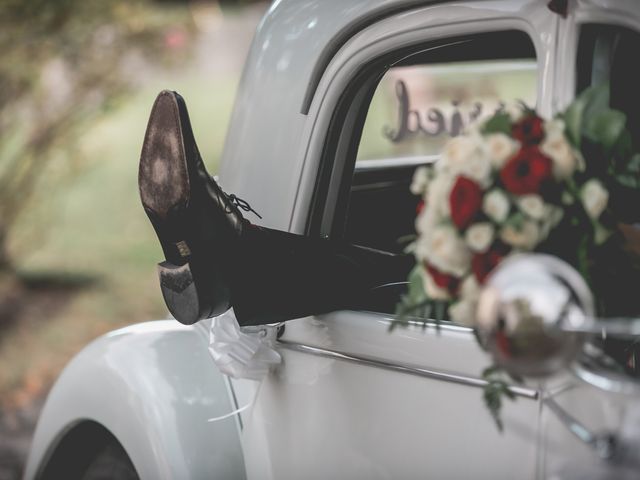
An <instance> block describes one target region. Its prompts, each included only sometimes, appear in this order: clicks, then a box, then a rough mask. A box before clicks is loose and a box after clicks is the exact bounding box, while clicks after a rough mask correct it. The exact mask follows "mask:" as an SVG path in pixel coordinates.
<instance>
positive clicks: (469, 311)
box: [449, 300, 477, 327]
mask: <svg viewBox="0 0 640 480" xmlns="http://www.w3.org/2000/svg"><path fill="white" fill-rule="evenodd" d="M476 307H477V305H476V302H475V301H470V300H459V301H457V302H456V303H454V304H453V305H451V306H450V307H449V317H450V318H451V320H452V321H453V322H455V323H457V324H458V325H464V326H465V327H474V326H475V324H476Z"/></svg>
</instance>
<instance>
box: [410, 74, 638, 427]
mask: <svg viewBox="0 0 640 480" xmlns="http://www.w3.org/2000/svg"><path fill="white" fill-rule="evenodd" d="M625 124H626V117H625V115H624V113H622V112H619V111H616V110H613V109H611V108H609V98H608V86H600V87H594V88H591V89H589V90H587V91H585V92H584V93H583V94H582V95H581V96H580V97H578V98H577V99H576V100H575V101H574V102H573V103H572V104H571V105H570V106H569V108H568V109H567V110H566V111H565V112H563V113H561V114H560V115H558V116H557V117H555V118H553V119H551V120H544V119H543V118H541V117H540V116H539V115H538V114H537V113H536V112H535V111H534V110H531V109H529V108H527V107H526V106H525V105H519V106H518V108H515V109H512V110H510V111H507V110H502V111H499V112H497V113H495V114H494V115H493V116H492V117H490V118H489V119H487V120H486V121H484V122H482V123H479V124H477V125H475V126H472V127H470V128H469V129H468V130H467V131H466V132H465V133H464V134H463V135H461V136H458V137H455V138H453V139H451V140H450V141H449V142H448V143H447V145H446V146H445V148H444V151H443V153H442V156H441V158H440V159H439V160H438V161H437V162H436V163H434V164H431V165H429V166H425V167H420V168H419V169H418V170H417V171H416V173H415V176H414V179H413V183H412V185H411V190H412V192H413V193H414V194H416V195H419V196H420V197H421V201H420V203H419V206H418V215H417V218H416V222H415V226H416V231H417V237H416V239H415V241H414V242H413V243H412V244H411V245H410V246H409V250H410V251H411V252H413V254H414V255H415V258H416V266H415V268H414V269H413V271H412V272H411V274H410V277H409V291H408V294H407V295H406V296H405V297H404V298H403V299H402V301H401V303H400V304H399V305H398V313H399V318H400V321H402V320H403V319H406V318H408V317H409V316H412V317H417V318H423V319H426V318H433V317H434V316H435V318H436V320H438V321H439V320H443V319H445V318H449V319H451V320H453V321H455V322H456V323H459V324H463V325H467V326H470V327H474V328H476V327H477V326H478V325H477V324H476V321H477V315H476V312H477V304H478V299H479V295H480V292H481V289H482V286H483V285H484V284H485V282H486V281H487V278H488V276H489V275H490V274H491V273H492V271H493V270H494V269H495V268H496V267H497V266H498V265H499V264H501V262H503V261H504V260H505V259H507V258H510V257H512V256H514V255H516V254H519V253H523V252H544V253H547V254H552V255H556V256H558V257H560V258H562V259H563V260H565V261H567V262H568V263H569V264H571V265H572V266H573V267H575V269H576V270H577V271H578V272H579V273H580V274H581V275H582V277H583V279H584V280H585V281H586V283H587V284H588V285H589V286H590V288H591V289H592V290H593V291H600V289H599V285H602V284H605V283H607V275H610V274H611V272H605V271H603V268H602V266H603V262H598V259H599V258H602V257H603V256H608V257H607V258H613V257H614V256H612V254H611V252H613V251H614V250H618V251H619V250H620V249H621V248H620V246H621V245H622V243H624V242H623V239H621V235H620V232H619V229H618V225H619V223H621V222H624V221H627V220H628V218H627V217H628V216H629V215H628V214H629V212H628V205H626V203H627V202H626V200H627V199H628V198H629V192H636V191H638V187H640V184H639V182H640V178H639V175H638V174H639V173H640V154H637V153H636V154H634V153H633V146H632V138H631V135H630V134H629V132H628V131H627V129H626V126H625ZM623 270H624V269H622V270H620V271H617V272H613V274H615V275H624V274H625V273H624V272H623ZM630 271H633V269H631V270H630ZM636 271H637V269H636ZM617 280H618V282H617V283H620V279H619V278H618V279H617ZM603 288H604V287H603ZM609 289H611V288H610V287H609ZM597 301H598V305H597V310H598V313H599V314H601V315H606V314H611V313H617V314H619V313H620V311H624V312H623V313H629V312H628V310H630V309H632V308H633V307H634V306H635V305H631V303H633V301H634V299H629V301H628V302H627V303H628V304H629V305H621V303H620V301H619V299H618V298H616V299H615V302H614V301H613V300H612V299H611V298H608V296H607V295H599V296H598V298H597ZM623 303H624V302H623ZM615 309H617V310H618V311H616V312H613V310H615ZM625 310H626V311H625ZM503 348H504V349H505V350H508V348H510V346H509V345H507V344H504V345H503ZM496 373H497V371H496V369H495V368H491V369H488V370H487V371H486V372H485V375H486V376H487V378H488V380H490V381H489V383H488V387H487V391H485V398H486V400H487V403H488V404H489V406H490V407H491V409H492V412H493V413H494V416H496V419H498V417H497V411H498V410H499V408H500V394H503V393H504V394H508V393H509V390H508V388H506V384H505V383H504V382H496V381H492V380H493V379H494V377H493V376H494V375H495V374H496ZM492 389H493V390H492Z"/></svg>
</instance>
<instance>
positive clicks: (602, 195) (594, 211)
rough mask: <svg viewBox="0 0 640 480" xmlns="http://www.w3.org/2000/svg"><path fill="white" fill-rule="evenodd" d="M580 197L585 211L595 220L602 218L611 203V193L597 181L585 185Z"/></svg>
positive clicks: (590, 181)
mask: <svg viewBox="0 0 640 480" xmlns="http://www.w3.org/2000/svg"><path fill="white" fill-rule="evenodd" d="M580 197H581V198H582V205H584V209H585V211H586V212H587V214H588V215H589V216H590V217H591V218H593V219H594V220H595V219H597V218H598V217H600V215H601V214H602V212H604V209H605V208H607V203H608V202H609V192H608V191H607V190H606V189H605V188H604V187H603V186H602V183H600V182H599V181H598V180H595V179H591V180H589V181H588V182H587V183H585V184H584V186H583V187H582V192H580Z"/></svg>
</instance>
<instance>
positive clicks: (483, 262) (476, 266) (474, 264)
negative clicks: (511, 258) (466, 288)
mask: <svg viewBox="0 0 640 480" xmlns="http://www.w3.org/2000/svg"><path fill="white" fill-rule="evenodd" d="M507 253H508V251H507V249H506V248H500V247H493V248H491V249H490V250H488V251H487V252H485V253H476V254H475V255H474V256H473V258H472V259H471V270H473V274H474V275H475V276H476V280H478V283H480V284H482V283H484V281H485V280H486V278H487V276H488V275H489V274H490V273H491V271H492V270H493V269H494V268H496V267H497V266H498V264H499V263H500V262H501V261H502V259H503V258H504V257H505V255H506V254H507Z"/></svg>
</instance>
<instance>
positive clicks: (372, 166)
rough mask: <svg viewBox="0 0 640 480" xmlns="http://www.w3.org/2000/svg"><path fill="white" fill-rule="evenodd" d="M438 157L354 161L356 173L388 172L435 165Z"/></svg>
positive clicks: (424, 156) (423, 156)
mask: <svg viewBox="0 0 640 480" xmlns="http://www.w3.org/2000/svg"><path fill="white" fill-rule="evenodd" d="M439 158H440V155H420V156H415V157H394V158H381V159H378V160H358V161H356V168H355V170H356V172H370V171H375V170H388V169H390V168H403V167H419V166H421V165H429V164H432V163H435V162H436V161H437V160H438V159H439Z"/></svg>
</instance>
